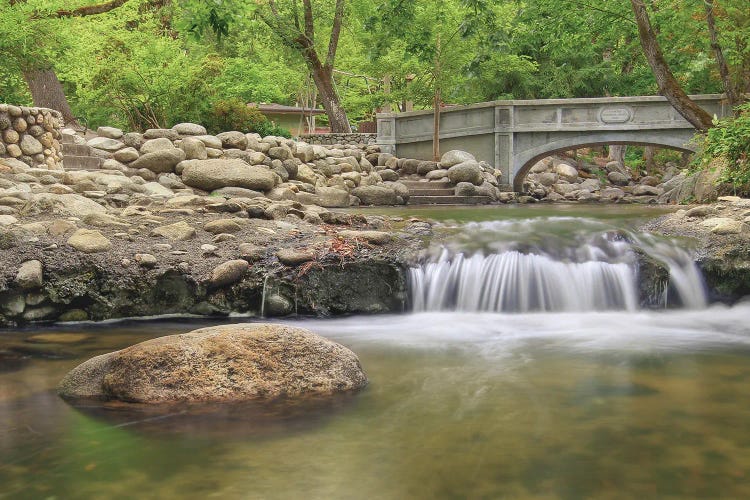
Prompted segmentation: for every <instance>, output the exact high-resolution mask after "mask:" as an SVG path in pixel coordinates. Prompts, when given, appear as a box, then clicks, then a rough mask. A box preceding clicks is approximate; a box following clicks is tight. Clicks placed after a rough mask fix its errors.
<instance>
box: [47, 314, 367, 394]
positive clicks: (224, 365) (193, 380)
mask: <svg viewBox="0 0 750 500" xmlns="http://www.w3.org/2000/svg"><path fill="white" fill-rule="evenodd" d="M366 384H367V376H366V375H365V373H364V372H363V371H362V367H361V365H360V363H359V359H358V358H357V356H356V355H355V354H354V353H353V352H352V351H350V350H349V349H347V348H346V347H344V346H342V345H340V344H337V343H335V342H332V341H330V340H327V339H325V338H323V337H320V336H318V335H316V334H314V333H312V332H310V331H308V330H304V329H302V328H295V327H290V326H283V325H272V324H240V325H225V326H218V327H211V328H203V329H200V330H195V331H193V332H189V333H185V334H181V335H170V336H167V337H160V338H157V339H153V340H148V341H146V342H142V343H140V344H136V345H134V346H131V347H128V348H125V349H122V350H120V351H116V352H112V353H109V354H103V355H101V356H97V357H94V358H92V359H90V360H88V361H86V362H84V363H83V364H81V365H79V366H77V367H76V368H74V369H73V370H72V371H70V372H69V373H68V374H67V375H66V376H65V378H64V379H63V380H62V381H61V382H60V385H59V387H58V393H59V394H60V395H61V396H62V397H64V398H68V399H78V398H95V399H104V400H120V401H127V402H140V403H169V402H177V401H196V402H198V401H200V402H208V401H242V400H258V399H260V400H269V399H274V398H278V397H301V396H305V395H330V394H334V393H338V392H344V391H352V390H356V389H360V388H362V387H364V386H365V385H366Z"/></svg>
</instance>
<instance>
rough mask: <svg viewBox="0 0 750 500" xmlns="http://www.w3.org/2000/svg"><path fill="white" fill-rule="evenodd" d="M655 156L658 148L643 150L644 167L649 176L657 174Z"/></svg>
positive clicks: (648, 147)
mask: <svg viewBox="0 0 750 500" xmlns="http://www.w3.org/2000/svg"><path fill="white" fill-rule="evenodd" d="M654 155H656V148H655V147H654V146H645V147H644V148H643V160H644V166H645V167H646V172H648V175H653V174H654V172H656V163H655V161H654Z"/></svg>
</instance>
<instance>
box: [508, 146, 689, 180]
mask: <svg viewBox="0 0 750 500" xmlns="http://www.w3.org/2000/svg"><path fill="white" fill-rule="evenodd" d="M659 135H660V136H659V137H654V136H652V137H644V133H643V132H636V131H627V132H622V133H612V132H609V133H607V134H606V137H597V135H592V136H577V137H569V138H564V139H560V140H556V141H553V142H547V143H544V144H541V145H539V146H536V147H532V148H529V149H526V150H524V151H521V152H517V153H516V154H515V157H514V161H513V163H514V165H513V190H514V191H516V192H521V191H522V190H523V181H524V179H526V175H527V174H528V173H529V170H531V167H533V166H534V164H536V163H537V162H538V161H539V160H541V159H543V158H546V157H548V156H552V155H554V154H556V153H562V152H565V151H571V150H573V149H580V148H586V147H598V146H609V145H613V144H619V145H628V146H631V145H632V146H655V147H659V148H666V149H674V150H677V151H682V152H687V153H694V152H695V149H694V147H693V146H692V145H691V144H689V142H688V141H689V138H690V137H689V136H684V135H682V134H677V135H674V134H672V135H661V134H659ZM691 135H692V134H691Z"/></svg>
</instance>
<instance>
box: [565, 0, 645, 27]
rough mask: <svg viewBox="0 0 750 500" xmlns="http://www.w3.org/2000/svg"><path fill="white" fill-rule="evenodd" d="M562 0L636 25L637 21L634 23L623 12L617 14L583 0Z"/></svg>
mask: <svg viewBox="0 0 750 500" xmlns="http://www.w3.org/2000/svg"><path fill="white" fill-rule="evenodd" d="M563 2H565V3H569V4H573V5H577V6H578V7H583V8H584V9H591V10H595V11H597V12H601V13H602V14H607V15H609V16H612V17H614V18H616V19H619V20H621V21H625V22H628V23H630V24H634V25H636V26H637V25H638V23H636V22H635V21H633V20H632V19H631V18H629V17H627V16H625V15H623V14H618V13H617V12H612V11H611V10H607V9H602V8H600V7H596V6H594V5H591V4H588V3H585V2H579V1H576V0H563Z"/></svg>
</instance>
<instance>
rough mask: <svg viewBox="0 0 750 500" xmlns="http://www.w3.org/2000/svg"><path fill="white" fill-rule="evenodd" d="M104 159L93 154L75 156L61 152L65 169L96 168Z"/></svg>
mask: <svg viewBox="0 0 750 500" xmlns="http://www.w3.org/2000/svg"><path fill="white" fill-rule="evenodd" d="M102 163H104V161H103V160H102V159H101V158H96V157H94V156H76V155H67V154H64V153H63V166H64V167H65V169H67V170H97V169H99V168H100V167H101V166H102Z"/></svg>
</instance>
